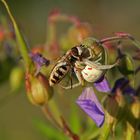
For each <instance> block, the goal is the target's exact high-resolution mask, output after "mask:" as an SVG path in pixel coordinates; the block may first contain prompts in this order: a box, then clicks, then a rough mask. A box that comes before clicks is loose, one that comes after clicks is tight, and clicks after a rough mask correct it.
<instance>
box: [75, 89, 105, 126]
mask: <svg viewBox="0 0 140 140" xmlns="http://www.w3.org/2000/svg"><path fill="white" fill-rule="evenodd" d="M76 103H77V104H78V105H79V106H80V108H81V109H82V110H83V111H85V112H86V113H87V114H88V115H89V116H90V117H91V118H92V119H93V120H94V121H95V123H96V125H97V126H98V127H101V126H102V125H103V123H104V119H105V115H104V112H103V110H102V107H101V105H100V103H99V101H98V99H97V97H96V95H95V94H94V91H93V88H92V87H87V88H85V89H84V91H83V92H82V94H81V95H80V96H79V98H78V100H77V101H76Z"/></svg>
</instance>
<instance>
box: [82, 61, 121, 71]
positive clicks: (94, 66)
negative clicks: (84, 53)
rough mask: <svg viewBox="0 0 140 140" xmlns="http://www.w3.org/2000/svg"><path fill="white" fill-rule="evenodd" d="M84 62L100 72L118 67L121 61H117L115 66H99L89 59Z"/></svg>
mask: <svg viewBox="0 0 140 140" xmlns="http://www.w3.org/2000/svg"><path fill="white" fill-rule="evenodd" d="M83 62H84V63H85V64H86V65H88V66H90V67H93V68H95V69H99V70H107V69H111V68H113V67H115V66H117V65H118V64H119V60H117V61H116V62H115V63H114V64H112V65H101V64H98V63H95V62H92V61H89V60H87V59H85V60H83Z"/></svg>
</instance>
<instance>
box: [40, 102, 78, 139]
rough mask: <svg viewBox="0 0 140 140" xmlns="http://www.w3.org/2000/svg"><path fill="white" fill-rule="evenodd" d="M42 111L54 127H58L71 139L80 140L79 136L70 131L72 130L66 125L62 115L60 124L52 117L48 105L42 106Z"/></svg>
mask: <svg viewBox="0 0 140 140" xmlns="http://www.w3.org/2000/svg"><path fill="white" fill-rule="evenodd" d="M42 111H43V113H44V114H45V116H46V117H47V118H48V119H49V120H50V121H51V123H52V124H53V125H55V127H57V128H58V129H60V130H61V131H62V132H63V133H64V134H65V135H66V136H68V137H69V138H70V139H71V140H80V139H79V136H77V135H76V134H74V133H73V132H72V130H71V129H70V128H69V127H68V125H67V123H66V121H65V120H64V118H63V117H62V116H61V117H60V121H61V123H62V124H60V123H59V122H58V121H57V120H56V118H55V117H54V115H53V113H52V112H51V111H50V109H49V107H48V105H47V106H43V107H42Z"/></svg>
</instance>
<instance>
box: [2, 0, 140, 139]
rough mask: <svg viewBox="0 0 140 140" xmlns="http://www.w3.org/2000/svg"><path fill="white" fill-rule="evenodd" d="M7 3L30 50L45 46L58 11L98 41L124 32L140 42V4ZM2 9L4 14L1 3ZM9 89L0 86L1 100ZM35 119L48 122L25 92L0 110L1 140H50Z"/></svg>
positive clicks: (134, 0)
mask: <svg viewBox="0 0 140 140" xmlns="http://www.w3.org/2000/svg"><path fill="white" fill-rule="evenodd" d="M7 3H8V4H9V6H10V7H11V10H12V13H13V15H14V16H15V19H16V21H17V23H18V25H19V26H20V28H21V29H22V31H23V33H24V34H25V36H26V37H27V39H28V41H29V43H30V44H31V46H34V45H36V44H43V43H44V42H45V40H46V32H47V30H46V24H47V17H48V14H49V12H50V11H52V10H53V9H55V8H57V9H60V11H61V12H62V13H65V14H68V15H74V16H77V17H79V18H80V19H81V21H86V22H88V23H90V24H91V25H92V27H93V34H94V36H95V37H96V38H102V37H107V36H111V35H112V34H113V32H118V31H124V32H128V33H130V34H132V35H133V36H134V37H135V38H137V39H138V40H140V31H139V25H140V1H139V0H123V1H122V0H87V1H85V0H69V1H67V0H7ZM0 9H1V10H0V12H2V11H4V10H3V5H2V4H1V3H0ZM9 89H10V88H9V85H8V84H7V83H5V84H3V85H1V86H0V97H1V98H2V97H4V96H5V95H6V94H7V93H8V92H9ZM76 96H78V95H76ZM75 106H76V104H75ZM35 118H41V119H42V120H44V121H46V120H45V117H44V115H43V114H42V112H41V110H40V108H38V107H35V106H33V105H31V104H30V103H29V101H28V100H27V97H26V94H25V91H22V92H21V93H20V94H18V96H15V98H12V99H10V100H9V101H8V102H7V103H6V104H4V105H1V107H0V140H47V138H46V137H44V136H43V135H41V134H40V132H39V131H37V129H36V128H35V127H34V125H33V119H35ZM49 125H50V124H49Z"/></svg>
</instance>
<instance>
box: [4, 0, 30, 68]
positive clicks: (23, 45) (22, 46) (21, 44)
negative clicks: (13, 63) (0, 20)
mask: <svg viewBox="0 0 140 140" xmlns="http://www.w3.org/2000/svg"><path fill="white" fill-rule="evenodd" d="M1 2H2V3H3V4H4V6H5V8H6V11H7V13H8V15H9V17H10V19H11V21H12V23H13V27H14V29H15V34H16V39H17V43H18V46H19V51H20V53H21V55H22V58H23V60H24V62H25V67H26V68H27V69H28V68H29V67H30V64H31V62H32V61H31V59H30V57H29V51H28V48H27V45H26V42H25V41H24V39H23V36H22V35H21V33H20V30H19V28H18V26H17V23H16V21H15V19H14V17H13V15H12V13H11V11H10V9H9V6H8V4H7V3H6V1H5V0H1Z"/></svg>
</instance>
